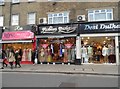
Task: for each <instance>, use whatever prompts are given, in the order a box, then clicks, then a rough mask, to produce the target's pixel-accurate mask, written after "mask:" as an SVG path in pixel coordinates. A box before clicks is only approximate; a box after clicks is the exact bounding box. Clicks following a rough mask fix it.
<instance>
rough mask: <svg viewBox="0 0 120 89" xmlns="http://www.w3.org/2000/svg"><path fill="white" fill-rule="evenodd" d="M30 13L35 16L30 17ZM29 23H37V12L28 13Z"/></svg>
mask: <svg viewBox="0 0 120 89" xmlns="http://www.w3.org/2000/svg"><path fill="white" fill-rule="evenodd" d="M30 15H33V16H32V17H33V18H29V16H30ZM31 21H32V23H31ZM27 24H36V13H35V12H30V13H28V14H27Z"/></svg>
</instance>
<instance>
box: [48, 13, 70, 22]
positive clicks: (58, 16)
mask: <svg viewBox="0 0 120 89" xmlns="http://www.w3.org/2000/svg"><path fill="white" fill-rule="evenodd" d="M58 23H69V12H62V13H50V14H48V24H58Z"/></svg>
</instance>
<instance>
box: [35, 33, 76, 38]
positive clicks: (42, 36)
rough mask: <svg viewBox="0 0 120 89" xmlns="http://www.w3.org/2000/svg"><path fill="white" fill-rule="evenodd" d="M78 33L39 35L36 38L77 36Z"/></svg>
mask: <svg viewBox="0 0 120 89" xmlns="http://www.w3.org/2000/svg"><path fill="white" fill-rule="evenodd" d="M76 36H77V34H69V35H66V34H65V35H39V36H36V38H64V37H76Z"/></svg>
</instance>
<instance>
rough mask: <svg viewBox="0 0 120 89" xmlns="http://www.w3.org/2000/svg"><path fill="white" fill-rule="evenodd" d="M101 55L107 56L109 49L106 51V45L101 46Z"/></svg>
mask: <svg viewBox="0 0 120 89" xmlns="http://www.w3.org/2000/svg"><path fill="white" fill-rule="evenodd" d="M102 55H103V56H108V55H109V51H108V48H107V47H105V46H104V47H103V49H102Z"/></svg>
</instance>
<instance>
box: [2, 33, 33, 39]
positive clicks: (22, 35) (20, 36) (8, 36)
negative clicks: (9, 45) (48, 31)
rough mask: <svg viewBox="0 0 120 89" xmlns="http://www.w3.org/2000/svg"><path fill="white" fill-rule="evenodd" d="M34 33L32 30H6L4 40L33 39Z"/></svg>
mask: <svg viewBox="0 0 120 89" xmlns="http://www.w3.org/2000/svg"><path fill="white" fill-rule="evenodd" d="M33 38H34V33H33V32H31V31H15V32H4V33H3V34H2V40H22V39H33Z"/></svg>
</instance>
